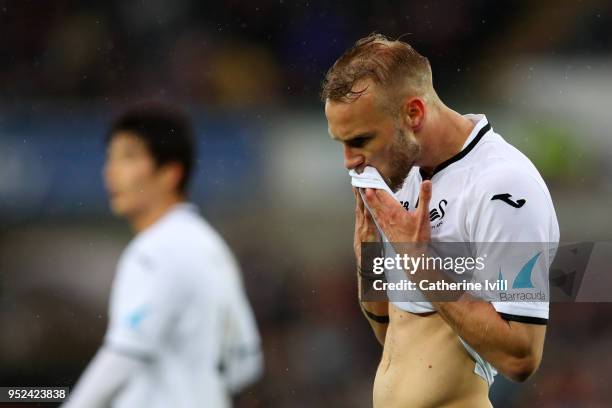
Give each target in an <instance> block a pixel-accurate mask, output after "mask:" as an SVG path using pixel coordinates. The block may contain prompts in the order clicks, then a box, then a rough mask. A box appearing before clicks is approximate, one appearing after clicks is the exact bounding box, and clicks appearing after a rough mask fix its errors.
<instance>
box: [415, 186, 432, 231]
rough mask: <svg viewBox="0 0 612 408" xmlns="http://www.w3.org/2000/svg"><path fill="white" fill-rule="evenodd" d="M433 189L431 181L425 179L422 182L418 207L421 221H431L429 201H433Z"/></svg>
mask: <svg viewBox="0 0 612 408" xmlns="http://www.w3.org/2000/svg"><path fill="white" fill-rule="evenodd" d="M431 189H432V186H431V181H429V180H425V181H424V182H422V183H421V191H420V193H419V207H418V208H417V212H418V216H419V219H420V220H421V222H429V202H430V201H431Z"/></svg>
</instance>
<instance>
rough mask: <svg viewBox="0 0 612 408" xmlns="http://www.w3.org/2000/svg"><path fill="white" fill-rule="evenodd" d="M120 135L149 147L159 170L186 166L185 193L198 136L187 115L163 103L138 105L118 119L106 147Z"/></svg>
mask: <svg viewBox="0 0 612 408" xmlns="http://www.w3.org/2000/svg"><path fill="white" fill-rule="evenodd" d="M118 132H130V133H133V134H134V135H135V136H136V137H138V138H139V139H141V140H142V141H143V142H144V143H145V144H146V146H147V148H148V150H149V152H150V153H151V156H153V159H154V161H155V164H156V165H157V166H158V167H159V166H162V165H164V164H166V163H171V162H176V163H179V164H180V165H181V166H182V167H183V177H182V179H181V181H180V182H179V185H178V190H179V193H181V194H183V193H185V191H186V189H187V185H188V184H189V179H190V178H191V173H192V170H193V166H194V159H195V154H196V146H195V140H194V139H195V137H194V132H193V128H192V125H191V121H190V120H189V118H188V117H187V115H186V114H185V113H183V112H182V111H180V110H178V109H175V108H173V107H170V106H167V105H164V104H160V103H143V104H139V105H136V106H134V107H132V108H130V109H129V110H127V111H126V112H124V113H123V114H122V115H120V116H119V117H117V118H116V119H115V121H114V122H113V123H112V125H111V126H110V129H109V131H108V134H107V135H106V144H109V143H110V141H111V140H112V138H113V137H114V136H115V135H116V134H117V133H118Z"/></svg>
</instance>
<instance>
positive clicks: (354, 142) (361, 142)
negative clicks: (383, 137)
mask: <svg viewBox="0 0 612 408" xmlns="http://www.w3.org/2000/svg"><path fill="white" fill-rule="evenodd" d="M371 139H372V136H358V137H355V138H353V139H351V140H348V141H347V142H346V145H347V146H349V147H357V148H359V147H363V146H365V145H366V143H367V142H369V141H370V140H371Z"/></svg>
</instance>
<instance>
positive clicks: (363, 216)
mask: <svg viewBox="0 0 612 408" xmlns="http://www.w3.org/2000/svg"><path fill="white" fill-rule="evenodd" d="M353 193H354V194H355V204H356V205H355V236H354V241H353V249H354V250H355V258H356V260H357V271H358V272H357V291H358V292H357V297H358V299H359V305H360V307H361V311H362V312H363V315H364V316H365V317H366V319H367V320H368V323H370V326H371V327H372V330H373V331H374V335H375V336H376V339H377V340H378V342H379V343H380V344H381V345H384V344H385V337H386V335H387V327H388V326H389V302H363V301H362V300H361V276H359V275H360V274H359V271H360V270H361V243H362V242H378V241H379V240H380V238H379V236H378V229H377V228H376V224H375V223H374V220H373V219H372V216H371V215H370V212H369V211H368V210H367V208H366V207H365V205H364V204H363V200H362V199H361V195H360V194H359V191H357V189H356V188H353Z"/></svg>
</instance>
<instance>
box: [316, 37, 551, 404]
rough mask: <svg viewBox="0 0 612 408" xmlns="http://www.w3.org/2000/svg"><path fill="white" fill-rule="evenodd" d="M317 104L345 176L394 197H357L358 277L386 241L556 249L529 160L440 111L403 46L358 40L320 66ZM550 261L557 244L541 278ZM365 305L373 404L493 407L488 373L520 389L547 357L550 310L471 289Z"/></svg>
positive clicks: (426, 70) (427, 72) (483, 127)
mask: <svg viewBox="0 0 612 408" xmlns="http://www.w3.org/2000/svg"><path fill="white" fill-rule="evenodd" d="M322 99H323V101H324V102H325V115H326V117H327V121H328V127H329V132H330V135H331V137H332V138H333V139H335V140H337V141H339V142H341V143H342V145H343V147H344V164H345V166H346V168H347V169H351V170H354V171H356V172H357V173H363V171H364V169H365V168H366V167H368V168H369V167H373V168H375V169H376V170H378V172H379V173H380V175H381V177H382V179H383V180H384V181H385V182H386V184H387V185H388V187H389V188H390V190H391V192H392V193H393V195H395V197H392V196H391V195H390V194H389V193H387V192H385V191H384V190H383V189H376V188H365V189H354V192H355V199H356V202H357V204H356V211H355V213H356V217H355V235H354V250H355V256H356V258H357V265H358V271H359V270H360V269H359V268H360V266H361V259H360V257H361V253H360V252H361V251H360V250H361V245H362V242H375V241H378V240H380V239H381V237H382V236H384V237H387V238H388V240H389V241H391V242H404V243H414V242H420V243H423V242H432V243H435V242H464V243H483V242H485V243H486V242H493V243H495V242H497V243H499V242H539V243H557V242H558V241H559V227H558V224H557V219H556V215H555V211H554V208H553V203H552V200H551V197H550V194H549V192H548V189H547V187H546V185H545V183H544V181H543V180H542V178H541V176H540V175H539V173H538V171H537V170H536V168H535V167H534V166H533V164H532V163H531V162H530V161H529V160H528V159H527V158H526V157H525V156H524V155H523V154H522V153H520V152H519V151H518V150H516V149H515V148H514V147H513V146H511V145H510V144H508V143H507V142H506V141H504V139H503V138H502V137H501V136H500V135H498V134H497V133H495V131H494V130H493V128H492V127H491V124H490V123H489V122H488V120H487V118H486V117H485V116H484V115H482V114H479V115H472V114H469V115H461V114H459V113H457V112H455V111H453V110H452V109H450V108H449V107H447V106H446V105H445V104H444V103H443V102H442V101H441V100H440V98H439V97H438V95H437V94H436V91H435V90H434V88H433V83H432V73H431V67H430V65H429V61H428V60H427V58H425V57H424V56H422V55H420V54H419V53H418V52H416V51H415V50H414V49H413V48H412V47H411V46H410V45H409V44H406V43H405V42H402V41H393V40H389V39H388V38H386V37H384V36H383V35H380V34H373V35H370V36H368V37H366V38H363V39H361V40H359V41H357V43H356V44H355V45H354V46H353V47H351V48H350V49H349V50H347V51H346V52H345V53H344V54H343V55H342V56H341V57H340V58H339V59H338V60H337V61H336V62H335V64H334V65H333V66H332V68H331V69H330V70H329V71H328V73H327V75H326V78H325V80H324V82H323V88H322ZM434 210H435V211H434ZM376 223H377V224H378V225H376ZM379 228H380V229H379ZM383 234H384V235H383ZM553 257H554V250H551V251H550V252H549V253H543V254H542V256H541V257H540V260H541V264H539V265H540V266H539V267H540V268H543V269H544V270H546V271H547V269H548V267H549V265H550V263H551V262H552V258H553ZM418 273H419V272H418V271H417V272H416V276H418ZM360 284H363V282H360ZM428 300H431V299H429V298H428ZM360 302H361V303H360V304H361V307H362V310H363V312H364V315H365V317H366V318H367V320H368V321H369V323H370V325H371V326H372V329H373V331H374V334H375V335H376V338H377V339H378V341H379V342H380V343H381V344H382V345H383V352H382V358H381V361H380V364H379V366H378V370H377V373H376V378H375V380H374V389H373V400H374V406H375V407H379V408H393V407H469V408H474V407H490V406H491V403H490V401H489V399H488V390H489V386H490V384H491V383H492V382H493V378H494V376H495V374H496V372H497V371H499V372H501V373H502V374H503V375H505V376H506V377H508V378H510V379H512V380H515V381H525V380H526V379H527V378H528V377H529V376H530V375H531V374H533V373H534V371H535V370H536V369H537V367H538V366H539V364H540V361H541V358H542V351H543V344H544V336H545V331H546V324H547V319H548V303H546V302H488V301H484V300H481V299H478V298H476V297H472V296H468V295H466V296H463V297H461V298H460V299H459V300H458V301H453V302H450V301H449V302H441V301H433V300H431V301H428V302H409V301H408V302H397V301H393V300H390V301H388V302H383V301H369V302H366V301H361V298H360Z"/></svg>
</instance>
